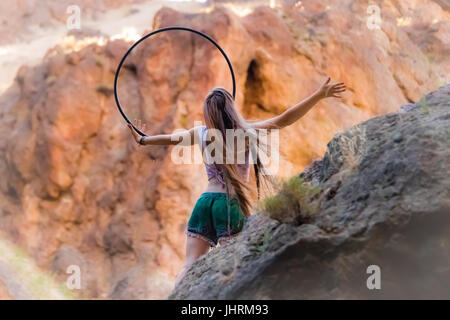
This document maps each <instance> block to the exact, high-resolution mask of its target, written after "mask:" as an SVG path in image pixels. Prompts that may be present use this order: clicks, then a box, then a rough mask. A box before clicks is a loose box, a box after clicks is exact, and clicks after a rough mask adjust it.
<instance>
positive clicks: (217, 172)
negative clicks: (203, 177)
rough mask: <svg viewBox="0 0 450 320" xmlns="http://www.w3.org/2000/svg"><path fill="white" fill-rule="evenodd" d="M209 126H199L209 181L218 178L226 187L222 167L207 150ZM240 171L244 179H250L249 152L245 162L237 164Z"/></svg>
mask: <svg viewBox="0 0 450 320" xmlns="http://www.w3.org/2000/svg"><path fill="white" fill-rule="evenodd" d="M207 131H208V130H207V128H206V126H201V127H199V132H198V134H199V137H200V141H201V144H202V148H201V149H202V153H204V154H205V157H206V160H207V162H204V164H205V167H206V174H207V175H208V181H209V180H211V179H214V178H215V179H216V180H217V181H218V182H219V184H220V185H222V187H223V188H225V187H226V185H225V179H224V175H223V172H222V169H221V168H218V167H217V166H216V165H215V164H214V163H213V160H212V159H211V158H210V156H209V153H208V152H205V151H206V137H207ZM237 169H238V173H239V174H240V175H241V176H242V178H243V179H244V181H246V182H248V181H249V176H250V162H249V153H247V154H246V156H245V163H243V164H239V163H238V164H237Z"/></svg>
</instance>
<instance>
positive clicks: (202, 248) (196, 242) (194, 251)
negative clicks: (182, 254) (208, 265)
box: [184, 237, 210, 267]
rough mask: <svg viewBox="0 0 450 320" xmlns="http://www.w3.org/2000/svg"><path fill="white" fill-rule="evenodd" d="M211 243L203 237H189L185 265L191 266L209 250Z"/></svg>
mask: <svg viewBox="0 0 450 320" xmlns="http://www.w3.org/2000/svg"><path fill="white" fill-rule="evenodd" d="M209 248H210V245H209V243H208V242H206V241H205V240H203V239H198V238H194V237H187V241H186V260H185V263H184V265H185V266H187V267H188V266H190V265H191V264H193V263H194V262H195V261H196V260H197V259H198V258H200V257H201V256H202V255H204V254H205V253H207V252H208V251H209Z"/></svg>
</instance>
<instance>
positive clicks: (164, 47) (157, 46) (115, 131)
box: [0, 1, 449, 298]
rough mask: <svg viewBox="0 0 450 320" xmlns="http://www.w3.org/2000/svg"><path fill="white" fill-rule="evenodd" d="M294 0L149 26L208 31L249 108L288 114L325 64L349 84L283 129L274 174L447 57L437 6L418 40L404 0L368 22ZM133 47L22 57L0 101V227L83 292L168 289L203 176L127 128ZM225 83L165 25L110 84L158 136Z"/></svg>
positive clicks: (146, 294) (426, 76)
mask: <svg viewBox="0 0 450 320" xmlns="http://www.w3.org/2000/svg"><path fill="white" fill-rule="evenodd" d="M119 2H120V1H119ZM119 2H118V3H119ZM397 2H398V1H394V2H389V3H391V4H392V3H397ZM425 2H426V3H428V2H429V1H425ZM105 3H106V2H105ZM302 3H303V5H304V6H305V8H304V10H300V9H298V8H296V9H295V10H294V9H293V6H292V5H289V4H286V7H285V8H278V9H276V10H273V9H270V8H267V7H262V8H258V9H255V10H254V11H253V13H251V14H250V15H247V16H245V17H242V18H241V17H238V16H236V15H234V14H233V13H231V12H230V11H227V10H223V9H220V8H217V9H215V10H213V11H212V12H210V13H204V14H192V15H190V14H189V15H187V14H181V13H179V12H176V11H174V10H170V9H163V10H161V11H160V12H159V13H158V14H157V15H156V16H155V19H154V23H153V28H159V27H164V26H170V25H175V24H176V25H185V26H190V27H193V28H196V29H199V30H202V31H204V32H206V33H207V34H209V35H211V36H212V37H213V38H215V39H216V40H217V41H218V42H219V43H220V44H221V45H222V46H223V48H224V49H225V51H226V52H227V54H228V55H229V56H230V58H231V61H232V64H233V66H234V68H235V72H236V75H237V82H238V90H237V104H238V106H239V108H240V110H241V111H242V113H243V114H244V115H245V116H247V117H249V118H250V119H252V118H266V117H268V116H271V115H274V114H277V113H279V112H281V111H283V110H285V109H286V108H287V107H288V106H290V105H291V104H293V103H295V102H297V101H298V100H299V99H300V98H302V97H305V96H306V95H308V94H310V93H311V92H312V91H313V90H314V89H315V88H316V87H317V86H318V85H319V83H320V82H321V81H322V80H323V78H324V76H325V75H326V74H329V75H330V76H332V77H333V78H335V79H339V80H340V81H344V82H346V83H347V86H348V87H349V92H348V93H347V94H346V96H345V98H344V100H343V101H337V100H331V99H330V100H327V101H324V102H321V103H320V105H319V106H317V107H316V108H315V109H314V110H312V111H311V112H310V113H309V114H308V115H307V116H306V117H305V118H304V119H302V120H301V121H299V122H298V124H296V125H295V126H292V127H291V128H289V129H286V131H285V132H283V133H282V134H281V139H282V141H289V143H283V144H282V146H281V154H282V156H283V157H284V161H283V162H282V164H281V168H280V172H279V174H281V175H285V176H286V175H290V174H293V173H294V172H299V171H300V170H301V169H302V168H303V167H304V166H305V165H307V164H308V163H310V162H311V160H313V159H314V158H316V157H318V156H319V155H321V154H323V152H324V151H325V148H326V143H327V142H328V141H329V140H330V139H331V137H332V136H333V134H334V133H335V132H336V131H338V130H341V129H343V128H345V127H348V126H349V125H352V124H355V123H357V122H359V121H361V120H366V119H368V118H370V117H372V116H374V115H378V114H384V113H386V112H390V111H394V110H395V109H396V108H397V107H398V106H399V105H402V104H404V103H407V102H408V101H413V100H417V99H419V98H420V96H421V95H422V94H424V93H425V92H429V91H430V90H432V89H434V88H436V87H437V86H438V84H439V83H440V82H442V79H441V78H440V77H439V76H440V74H439V72H441V71H442V70H446V68H447V66H448V59H449V58H448V55H445V52H446V51H445V50H444V49H445V48H446V46H448V38H446V37H445V36H442V32H441V31H442V30H444V31H445V30H447V29H445V28H448V25H449V22H448V13H446V12H445V11H444V10H442V9H441V7H439V6H437V5H430V6H429V8H428V7H427V8H422V9H421V11H420V12H429V13H430V15H433V16H434V17H436V19H438V20H439V22H437V23H436V24H434V25H433V28H431V29H430V27H429V23H430V22H429V21H424V22H423V25H422V26H421V27H420V28H419V26H416V27H417V28H418V30H422V31H423V35H422V36H421V37H419V36H417V37H416V38H415V37H413V36H410V35H409V33H411V34H413V35H418V34H417V33H416V32H414V30H410V29H408V28H407V27H405V28H403V27H398V26H397V22H396V19H397V18H398V17H400V16H402V15H403V14H405V13H406V12H407V10H409V9H407V8H406V9H405V8H403V7H402V6H400V5H398V6H397V5H396V6H390V5H383V17H384V20H383V21H384V22H383V25H382V29H381V30H378V31H372V30H369V29H367V27H366V20H367V13H366V6H365V5H362V4H359V3H360V2H357V3H358V4H356V3H355V2H354V1H343V2H339V5H336V6H332V7H329V8H328V7H327V6H326V5H325V4H323V3H321V2H318V1H302ZM380 3H381V1H380ZM402 3H403V2H402ZM430 3H431V2H430ZM427 10H428V11H427ZM411 14H415V15H418V13H417V11H414V10H413V11H412V12H411ZM425 16H428V15H424V17H425ZM424 19H425V18H424ZM350 21H351V23H350ZM436 28H437V29H436ZM408 32H409V33H408ZM430 33H431V34H433V35H435V37H427V36H426V35H427V34H430ZM423 39H430V40H429V41H431V42H425V43H424V42H423ZM427 43H428V44H430V43H431V44H432V45H426V44H427ZM129 45H130V44H129V43H125V42H124V41H121V40H117V41H112V42H108V43H107V44H106V45H105V46H99V45H96V44H93V45H90V46H88V47H86V48H84V49H83V50H81V51H79V52H72V53H69V54H64V53H62V50H60V48H55V49H53V50H51V51H50V52H49V53H48V55H47V56H46V58H45V59H44V61H43V62H42V64H40V65H39V66H37V67H33V68H30V67H23V68H21V69H20V71H19V73H18V75H17V77H16V81H15V83H14V85H13V86H12V87H11V88H10V89H9V90H8V91H7V92H6V93H5V94H4V95H2V96H1V97H0V135H1V136H2V137H3V138H2V139H1V140H0V155H1V156H0V175H1V176H2V179H1V180H0V203H1V204H2V206H1V211H0V229H1V230H3V231H4V232H5V233H6V234H7V236H8V237H9V238H10V239H11V240H13V241H14V242H15V243H18V244H20V245H21V246H23V247H24V248H25V249H26V251H27V252H28V253H29V254H30V255H31V256H32V257H33V258H34V259H35V260H36V261H37V263H38V264H39V266H42V267H44V268H48V270H52V271H53V272H54V273H55V274H56V276H57V277H58V278H60V279H61V280H64V271H65V269H66V268H67V265H70V264H71V263H74V262H76V263H80V264H81V266H80V267H81V268H82V270H84V271H83V274H84V275H85V276H86V277H85V278H84V280H83V281H82V283H83V285H84V287H83V290H81V293H80V294H81V295H82V296H85V297H101V298H106V297H110V298H131V297H132V298H154V297H164V296H166V295H167V294H168V293H169V292H170V290H171V289H172V288H171V286H172V283H173V279H174V277H175V275H176V273H177V272H178V271H179V269H180V267H181V263H182V259H183V255H184V241H185V240H184V234H183V230H184V228H185V225H186V221H187V219H188V216H189V214H190V211H191V209H192V206H193V204H194V201H195V199H196V197H197V196H198V195H200V193H201V192H202V191H203V188H204V187H205V185H206V177H205V174H204V169H203V167H202V166H201V165H175V164H174V163H173V162H171V161H170V150H171V149H168V148H163V147H152V148H145V149H144V148H138V147H137V146H136V145H135V144H134V142H133V141H132V140H131V138H130V136H129V132H128V131H127V129H126V128H125V126H124V123H123V120H122V119H121V118H120V115H119V114H118V112H117V110H116V107H115V105H114V100H113V96H112V83H113V78H114V71H115V68H116V66H117V64H118V62H119V60H120V58H121V56H122V55H123V54H124V53H125V51H126V50H127V48H128V47H129ZM426 50H428V51H426ZM426 52H436V57H437V58H436V59H435V60H430V59H429V58H428V57H427V56H426V54H425V53H426ZM447 70H448V69H447ZM230 83H231V80H230V77H229V74H228V70H227V66H226V64H225V63H224V61H223V59H222V57H221V56H220V54H218V52H217V51H216V50H215V49H214V48H213V47H212V46H210V45H209V44H208V43H207V42H205V41H204V40H203V39H201V38H198V37H192V36H190V35H186V34H183V33H177V32H173V33H167V34H164V35H161V36H160V37H159V38H158V39H155V40H154V41H149V42H145V43H143V44H142V45H141V46H140V47H139V49H138V50H137V51H136V52H135V53H134V54H133V55H132V56H130V59H129V60H128V61H127V63H126V65H125V67H124V68H123V70H122V73H121V78H120V92H119V95H120V97H121V101H122V103H123V104H124V106H126V108H127V110H126V111H127V113H128V115H129V116H130V118H131V119H133V118H142V119H144V120H146V121H147V122H149V123H151V125H152V127H151V129H150V131H149V132H148V133H149V134H153V133H164V132H165V133H168V132H171V131H172V130H173V129H175V128H182V127H189V126H191V125H192V124H193V122H194V120H201V109H202V108H201V103H202V99H203V98H204V96H205V94H206V93H207V92H208V91H209V90H210V89H211V88H212V87H213V86H216V85H222V86H225V87H226V88H227V89H231V85H230ZM387 92H388V93H389V94H386V93H387ZM299 137H301V139H299ZM152 160H156V161H152ZM333 165H335V164H333ZM256 219H259V218H256ZM283 228H288V227H283ZM85 273H87V274H85Z"/></svg>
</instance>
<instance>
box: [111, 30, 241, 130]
mask: <svg viewBox="0 0 450 320" xmlns="http://www.w3.org/2000/svg"><path fill="white" fill-rule="evenodd" d="M169 30H183V31H189V32H192V33H195V34H198V35H199V36H202V37H203V38H205V39H207V40H209V41H210V42H211V43H212V44H213V45H214V46H215V47H216V48H217V49H219V51H220V53H222V55H223V57H224V58H225V60H226V61H227V64H228V67H229V68H230V72H231V78H232V80H233V98H235V95H236V79H235V77H234V71H233V67H232V65H231V62H230V59H228V56H227V55H226V53H225V51H223V49H222V48H221V47H220V46H219V45H218V44H217V42H216V41H214V40H213V39H212V38H211V37H210V36H208V35H206V34H204V33H202V32H200V31H197V30H194V29H191V28H186V27H167V28H162V29H158V30H155V31H153V32H150V33H149V34H147V35H146V36H144V37H142V38H141V39H139V40H138V41H137V42H136V43H135V44H133V45H132V46H131V48H130V49H128V51H127V53H125V55H124V56H123V58H122V60H121V61H120V63H119V66H118V67H117V70H116V75H115V77H114V97H115V99H116V105H117V108H118V109H119V112H120V114H121V115H122V117H123V118H124V119H125V121H126V122H127V123H128V124H130V125H131V126H132V127H133V129H134V130H136V132H137V133H139V134H140V135H141V136H145V135H146V134H145V133H143V132H141V131H139V130H138V129H137V128H136V127H135V126H134V125H133V124H132V123H131V121H130V120H128V118H127V116H126V115H125V113H124V112H123V110H122V106H121V105H120V102H119V96H118V95H117V80H118V79H119V72H120V69H121V68H122V65H123V63H124V62H125V59H126V58H127V57H128V55H129V54H130V52H131V51H132V50H133V49H134V48H135V47H136V46H137V45H138V44H139V43H141V42H142V41H144V40H145V39H147V38H148V37H151V36H152V35H155V34H157V33H160V32H164V31H169Z"/></svg>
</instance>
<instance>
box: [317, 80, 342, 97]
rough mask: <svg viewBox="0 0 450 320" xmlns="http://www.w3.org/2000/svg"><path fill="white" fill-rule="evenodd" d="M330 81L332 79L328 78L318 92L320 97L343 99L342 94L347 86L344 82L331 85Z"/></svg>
mask: <svg viewBox="0 0 450 320" xmlns="http://www.w3.org/2000/svg"><path fill="white" fill-rule="evenodd" d="M330 80H331V78H330V77H328V79H327V80H326V81H325V82H324V83H323V84H322V85H321V86H320V88H319V89H318V90H317V92H318V94H319V96H320V97H321V98H328V97H334V98H342V96H341V93H342V92H344V91H345V84H344V83H343V82H340V83H336V84H331V83H330Z"/></svg>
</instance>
